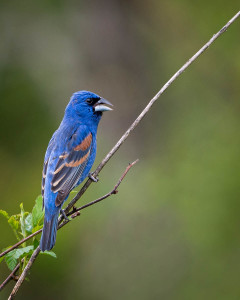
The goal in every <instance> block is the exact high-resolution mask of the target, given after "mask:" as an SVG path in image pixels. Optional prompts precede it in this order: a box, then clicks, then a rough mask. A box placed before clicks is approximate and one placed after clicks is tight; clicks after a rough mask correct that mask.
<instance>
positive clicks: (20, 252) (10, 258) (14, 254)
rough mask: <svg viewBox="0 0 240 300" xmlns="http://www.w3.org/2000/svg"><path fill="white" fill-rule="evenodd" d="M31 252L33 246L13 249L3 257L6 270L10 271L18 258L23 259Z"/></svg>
mask: <svg viewBox="0 0 240 300" xmlns="http://www.w3.org/2000/svg"><path fill="white" fill-rule="evenodd" d="M32 251H33V246H27V247H24V248H19V249H14V250H12V251H10V252H9V253H8V254H6V255H5V261H6V264H7V266H8V268H9V269H10V270H11V271H12V270H13V269H14V268H15V267H16V265H17V263H18V259H19V258H23V257H25V256H27V255H28V254H30V253H31V252H32Z"/></svg>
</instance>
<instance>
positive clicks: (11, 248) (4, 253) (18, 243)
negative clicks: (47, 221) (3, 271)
mask: <svg viewBox="0 0 240 300" xmlns="http://www.w3.org/2000/svg"><path fill="white" fill-rule="evenodd" d="M40 232H42V229H39V230H38V231H36V232H34V233H32V234H30V235H29V236H27V237H26V238H25V239H22V240H21V241H19V242H17V243H16V244H15V245H13V246H12V247H10V248H8V249H7V250H5V251H3V252H2V253H1V254H0V257H2V256H4V255H6V254H7V253H9V252H11V251H12V250H14V249H16V248H17V247H18V246H20V245H21V244H23V243H25V242H26V241H28V240H30V239H31V238H32V237H34V236H35V235H37V234H39V233H40Z"/></svg>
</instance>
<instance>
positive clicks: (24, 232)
mask: <svg viewBox="0 0 240 300" xmlns="http://www.w3.org/2000/svg"><path fill="white" fill-rule="evenodd" d="M20 209H21V215H20V224H21V231H22V236H23V237H24V238H25V237H26V236H27V234H26V228H25V211H24V208H23V203H21V204H20Z"/></svg>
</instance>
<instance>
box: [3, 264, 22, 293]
mask: <svg viewBox="0 0 240 300" xmlns="http://www.w3.org/2000/svg"><path fill="white" fill-rule="evenodd" d="M19 267H20V264H17V265H16V267H15V268H14V269H13V271H12V272H11V273H10V274H9V275H8V277H7V278H6V279H5V280H4V281H3V283H2V284H1V285H0V291H1V290H3V289H4V287H5V286H6V285H7V284H8V283H9V282H10V281H11V280H12V279H14V276H15V273H16V272H17V271H18V269H19Z"/></svg>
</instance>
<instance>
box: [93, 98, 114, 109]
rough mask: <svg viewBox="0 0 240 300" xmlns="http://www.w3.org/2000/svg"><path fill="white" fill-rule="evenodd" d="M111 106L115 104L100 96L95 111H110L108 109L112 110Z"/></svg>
mask: <svg viewBox="0 0 240 300" xmlns="http://www.w3.org/2000/svg"><path fill="white" fill-rule="evenodd" d="M109 106H113V105H112V103H110V102H109V101H107V100H106V99H104V98H100V99H99V100H98V102H97V103H96V104H95V105H94V108H95V111H108V110H112V108H111V107H109Z"/></svg>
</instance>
